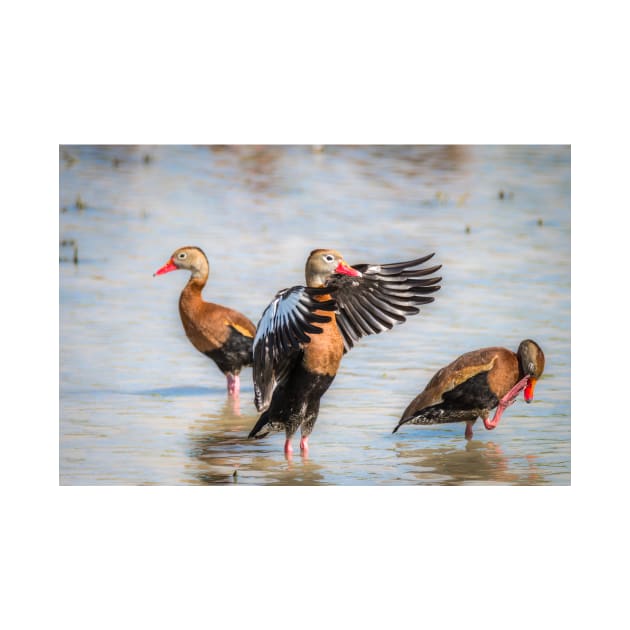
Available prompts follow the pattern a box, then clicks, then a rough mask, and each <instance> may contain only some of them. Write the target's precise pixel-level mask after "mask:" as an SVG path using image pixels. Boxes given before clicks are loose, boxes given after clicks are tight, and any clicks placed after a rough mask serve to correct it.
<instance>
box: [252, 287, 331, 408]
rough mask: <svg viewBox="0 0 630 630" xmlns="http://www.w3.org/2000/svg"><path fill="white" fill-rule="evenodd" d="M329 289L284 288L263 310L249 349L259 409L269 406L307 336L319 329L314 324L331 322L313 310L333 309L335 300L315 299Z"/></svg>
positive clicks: (307, 338)
mask: <svg viewBox="0 0 630 630" xmlns="http://www.w3.org/2000/svg"><path fill="white" fill-rule="evenodd" d="M330 292H331V289H329V288H318V289H313V288H309V287H303V286H295V287H291V288H290V289H283V290H282V291H279V292H278V293H277V294H276V297H275V298H274V300H273V301H272V302H271V304H269V306H268V307H267V308H266V309H265V310H264V312H263V314H262V317H261V318H260V321H259V322H258V326H257V328H256V336H255V337H254V343H253V348H252V349H253V354H254V370H253V371H254V401H255V403H256V408H257V409H258V411H264V410H265V409H267V407H269V404H270V402H271V396H272V394H273V391H274V389H275V388H276V387H277V386H278V385H279V384H281V383H282V382H284V381H285V380H286V378H287V376H288V374H289V372H290V371H291V368H292V367H293V365H294V363H295V361H296V360H297V359H298V358H299V357H300V356H301V353H302V348H303V347H304V346H305V345H306V344H308V343H309V341H310V337H309V335H316V334H320V333H321V332H322V329H321V328H320V327H318V326H317V324H322V323H325V322H329V321H330V319H331V318H330V317H328V316H326V315H320V314H318V313H315V311H316V310H317V311H333V310H334V309H335V302H334V301H333V300H324V301H318V300H316V299H314V298H315V297H316V296H320V295H327V294H329V293H330ZM307 333H308V334H307Z"/></svg>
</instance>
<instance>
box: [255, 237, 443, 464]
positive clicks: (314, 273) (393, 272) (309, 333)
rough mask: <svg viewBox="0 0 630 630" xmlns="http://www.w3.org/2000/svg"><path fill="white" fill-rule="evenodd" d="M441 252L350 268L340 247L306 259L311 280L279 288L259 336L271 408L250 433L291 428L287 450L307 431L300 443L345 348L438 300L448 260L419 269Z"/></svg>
mask: <svg viewBox="0 0 630 630" xmlns="http://www.w3.org/2000/svg"><path fill="white" fill-rule="evenodd" d="M432 256H433V254H429V255H428V256H424V257H422V258H417V259H415V260H410V261H407V262H400V263H391V264H385V265H368V264H360V265H353V266H349V265H348V264H347V263H346V262H345V261H344V259H343V257H342V255H341V254H340V253H339V252H337V251H335V250H332V249H316V250H314V251H312V252H311V254H310V255H309V257H308V259H307V261H306V270H305V275H306V286H294V287H292V288H289V289H284V290H282V291H280V292H278V293H277V294H276V297H275V299H274V300H273V301H272V302H271V304H269V306H268V307H267V308H266V309H265V311H264V312H263V314H262V317H261V319H260V321H259V323H258V328H257V331H256V336H255V338H254V346H253V354H254V368H253V372H254V391H255V403H256V408H257V409H258V411H260V412H263V413H262V415H261V416H260V418H259V419H258V422H257V423H256V425H255V426H254V428H253V429H252V431H251V432H250V434H249V437H250V438H252V437H254V438H261V437H264V436H265V435H267V434H268V433H270V432H272V431H281V430H284V431H285V435H286V440H285V444H284V451H285V453H286V454H287V455H289V454H290V453H291V452H292V446H291V440H292V437H293V435H294V434H295V432H296V431H297V430H298V429H300V430H301V436H302V437H301V440H300V449H301V450H303V451H305V450H307V449H308V437H309V435H310V434H311V432H312V431H313V427H314V425H315V421H316V420H317V415H318V413H319V404H320V399H321V397H322V396H323V395H324V393H325V392H326V390H327V389H328V388H329V387H330V384H331V383H332V381H333V379H334V378H335V375H336V374H337V370H338V368H339V363H340V362H341V358H342V356H343V354H344V352H347V351H348V350H350V349H351V348H352V347H353V345H354V344H355V342H356V341H358V340H359V339H360V338H361V337H364V336H366V335H371V334H374V333H380V332H383V331H385V330H389V329H390V328H392V327H393V326H394V325H395V324H401V323H402V322H404V321H406V318H407V317H409V316H410V315H416V314H418V313H419V312H420V309H419V308H418V305H421V304H428V303H429V302H433V300H434V298H433V297H431V296H430V295H429V294H431V293H433V292H435V291H437V290H438V289H439V288H440V287H439V286H438V282H440V280H441V278H440V277H430V278H429V277H427V276H429V275H430V274H432V273H434V272H436V271H437V270H438V269H440V267H441V265H436V266H432V267H425V268H417V267H418V266H419V265H422V264H423V263H425V262H426V261H428V260H429V259H430V258H431V257H432Z"/></svg>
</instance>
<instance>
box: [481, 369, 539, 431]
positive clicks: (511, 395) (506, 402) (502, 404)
mask: <svg viewBox="0 0 630 630" xmlns="http://www.w3.org/2000/svg"><path fill="white" fill-rule="evenodd" d="M528 382H529V376H524V377H523V378H522V379H521V380H520V381H519V382H518V383H516V385H514V387H512V389H511V390H510V391H509V392H508V393H507V394H506V395H505V396H503V398H501V400H500V401H499V406H498V407H497V410H496V411H495V413H494V417H493V418H492V420H488V419H487V418H484V419H483V425H484V426H485V427H486V429H488V430H492V429H494V428H495V427H496V426H497V424H499V420H501V416H502V415H503V412H504V411H505V410H506V409H507V408H508V407H509V406H510V405H511V404H513V403H514V401H515V400H516V397H517V396H518V395H519V394H520V393H521V391H523V390H524V389H525V388H526V387H527V383H528Z"/></svg>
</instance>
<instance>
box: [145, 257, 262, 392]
mask: <svg viewBox="0 0 630 630" xmlns="http://www.w3.org/2000/svg"><path fill="white" fill-rule="evenodd" d="M178 269H184V270H186V271H190V278H189V279H188V282H187V284H186V286H185V287H184V290H183V291H182V293H181V295H180V297H179V315H180V317H181V320H182V324H183V325H184V331H185V332H186V336H187V337H188V339H190V342H191V343H192V345H193V346H195V348H197V350H199V352H201V353H203V354H205V355H206V356H207V357H209V358H210V359H212V360H213V361H214V362H215V363H216V365H217V367H218V368H219V369H220V370H221V372H223V374H224V375H225V377H226V378H227V390H228V394H230V395H233V396H234V397H235V398H238V395H239V390H240V377H239V374H240V372H241V370H242V368H244V367H246V366H248V365H251V364H252V343H253V341H254V335H255V334H256V326H254V324H253V323H252V322H251V321H250V320H249V319H248V318H247V317H245V315H243V314H242V313H239V312H238V311H235V310H233V309H231V308H227V307H225V306H221V305H220V304H213V303H212V302H204V301H203V299H202V297H201V291H202V290H203V288H204V287H205V285H206V282H207V281H208V275H209V273H210V266H209V264H208V258H207V257H206V255H205V254H204V253H203V251H202V250H201V249H199V247H180V248H179V249H177V250H175V252H173V255H172V256H171V257H170V258H169V260H168V262H167V263H166V264H165V265H164V266H163V267H160V269H158V270H157V271H156V272H155V273H154V274H153V275H154V276H159V275H161V274H164V273H169V272H170V271H177V270H178Z"/></svg>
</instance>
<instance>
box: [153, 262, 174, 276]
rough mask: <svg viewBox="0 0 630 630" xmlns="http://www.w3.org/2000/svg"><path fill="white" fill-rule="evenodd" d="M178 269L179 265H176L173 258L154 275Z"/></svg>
mask: <svg viewBox="0 0 630 630" xmlns="http://www.w3.org/2000/svg"><path fill="white" fill-rule="evenodd" d="M176 269H177V267H176V266H175V263H174V262H173V259H172V258H171V259H170V260H169V261H168V262H167V263H166V264H165V265H164V267H160V268H159V269H158V270H157V271H156V272H155V273H154V274H153V275H154V276H161V275H162V274H163V273H168V272H169V271H175V270H176Z"/></svg>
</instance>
